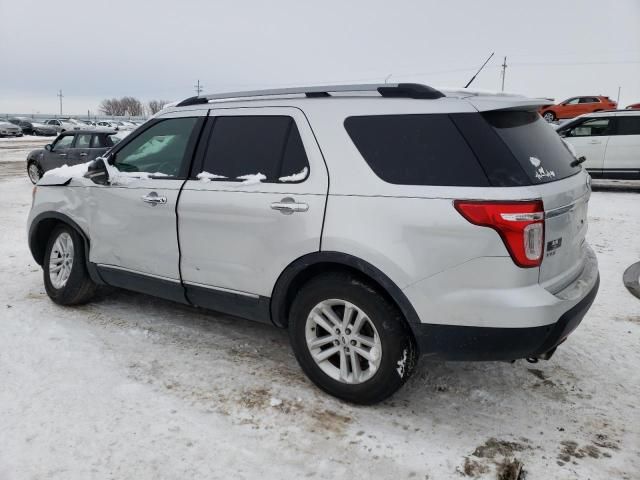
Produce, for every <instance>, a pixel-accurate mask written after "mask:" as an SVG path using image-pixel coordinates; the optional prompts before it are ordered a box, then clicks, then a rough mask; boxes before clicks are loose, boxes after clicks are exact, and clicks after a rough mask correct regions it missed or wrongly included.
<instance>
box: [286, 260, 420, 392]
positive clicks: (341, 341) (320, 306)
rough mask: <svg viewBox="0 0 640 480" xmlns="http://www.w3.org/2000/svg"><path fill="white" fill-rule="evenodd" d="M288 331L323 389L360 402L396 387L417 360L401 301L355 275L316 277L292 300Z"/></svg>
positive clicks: (300, 358) (300, 357)
mask: <svg viewBox="0 0 640 480" xmlns="http://www.w3.org/2000/svg"><path fill="white" fill-rule="evenodd" d="M289 336H290V339H291V344H292V346H293V350H294V353H295V355H296V358H297V359H298V362H299V363H300V366H301V367H302V369H303V370H304V372H305V373H306V374H307V376H308V377H309V378H310V379H311V381H313V382H314V383H315V384H316V385H317V386H318V387H320V388H321V389H322V390H324V391H325V392H327V393H329V394H331V395H334V396H336V397H338V398H341V399H344V400H347V401H350V402H354V403H360V404H373V403H377V402H380V401H382V400H384V399H385V398H387V397H389V396H390V395H392V394H393V393H395V392H396V391H397V390H398V389H399V388H400V387H401V386H402V385H403V384H404V383H405V381H406V380H407V379H408V378H409V376H410V375H411V373H412V372H413V369H414V367H415V365H416V362H417V351H416V347H415V343H414V341H413V337H412V335H411V332H410V331H409V328H408V326H407V325H406V322H405V320H404V318H403V317H402V314H401V313H400V312H399V310H398V309H397V307H396V306H395V305H394V304H393V303H391V302H390V301H389V300H387V299H386V298H385V297H384V296H383V295H382V294H380V292H378V291H376V290H375V289H374V288H372V287H371V286H370V285H368V284H367V283H365V282H363V281H362V280H360V279H359V278H357V277H355V276H351V275H348V274H344V273H331V274H326V275H322V276H319V277H316V278H314V279H313V280H311V281H309V282H308V283H306V284H305V285H304V286H303V287H302V288H301V289H300V291H299V292H298V294H297V296H296V298H295V299H294V301H293V304H292V306H291V311H290V316H289Z"/></svg>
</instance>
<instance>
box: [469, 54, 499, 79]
mask: <svg viewBox="0 0 640 480" xmlns="http://www.w3.org/2000/svg"><path fill="white" fill-rule="evenodd" d="M494 53H496V52H491V55H489V58H487V60H486V61H485V62H484V63H483V64H482V66H481V67H480V68H479V69H478V71H477V72H476V74H475V75H474V76H473V77H471V80H469V82H468V83H467V84H466V85H465V86H464V88H468V87H469V85H471V82H473V81H474V80H475V79H476V77H477V76H478V74H479V73H480V72H481V71H482V69H483V68H484V66H485V65H486V64H487V63H489V60H491V57H493V54H494Z"/></svg>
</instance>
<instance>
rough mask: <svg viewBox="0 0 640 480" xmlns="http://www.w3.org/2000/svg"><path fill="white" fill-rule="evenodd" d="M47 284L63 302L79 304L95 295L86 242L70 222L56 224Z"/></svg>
mask: <svg viewBox="0 0 640 480" xmlns="http://www.w3.org/2000/svg"><path fill="white" fill-rule="evenodd" d="M42 267H43V271H44V286H45V290H46V291H47V295H49V298H51V300H53V301H54V302H56V303H58V304H60V305H77V304H80V303H85V302H87V301H89V300H90V299H91V297H93V295H94V293H95V291H96V284H95V283H93V281H92V280H91V277H89V273H88V272H87V264H86V259H85V251H84V241H83V240H82V237H80V235H79V234H78V232H76V231H75V230H74V229H73V228H71V227H69V226H67V225H60V226H58V227H56V228H55V229H54V230H53V232H52V233H51V235H50V237H49V241H48V242H47V248H46V250H45V255H44V262H43V264H42Z"/></svg>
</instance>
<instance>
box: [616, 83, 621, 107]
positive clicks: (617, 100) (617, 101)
mask: <svg viewBox="0 0 640 480" xmlns="http://www.w3.org/2000/svg"><path fill="white" fill-rule="evenodd" d="M621 88H622V87H618V98H617V99H616V108H620V89H621Z"/></svg>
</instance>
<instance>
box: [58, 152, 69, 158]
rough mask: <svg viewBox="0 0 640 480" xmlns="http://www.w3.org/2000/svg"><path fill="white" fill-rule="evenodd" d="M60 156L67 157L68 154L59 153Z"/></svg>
mask: <svg viewBox="0 0 640 480" xmlns="http://www.w3.org/2000/svg"><path fill="white" fill-rule="evenodd" d="M58 155H60V156H61V157H66V156H67V154H66V153H59V154H58Z"/></svg>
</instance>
